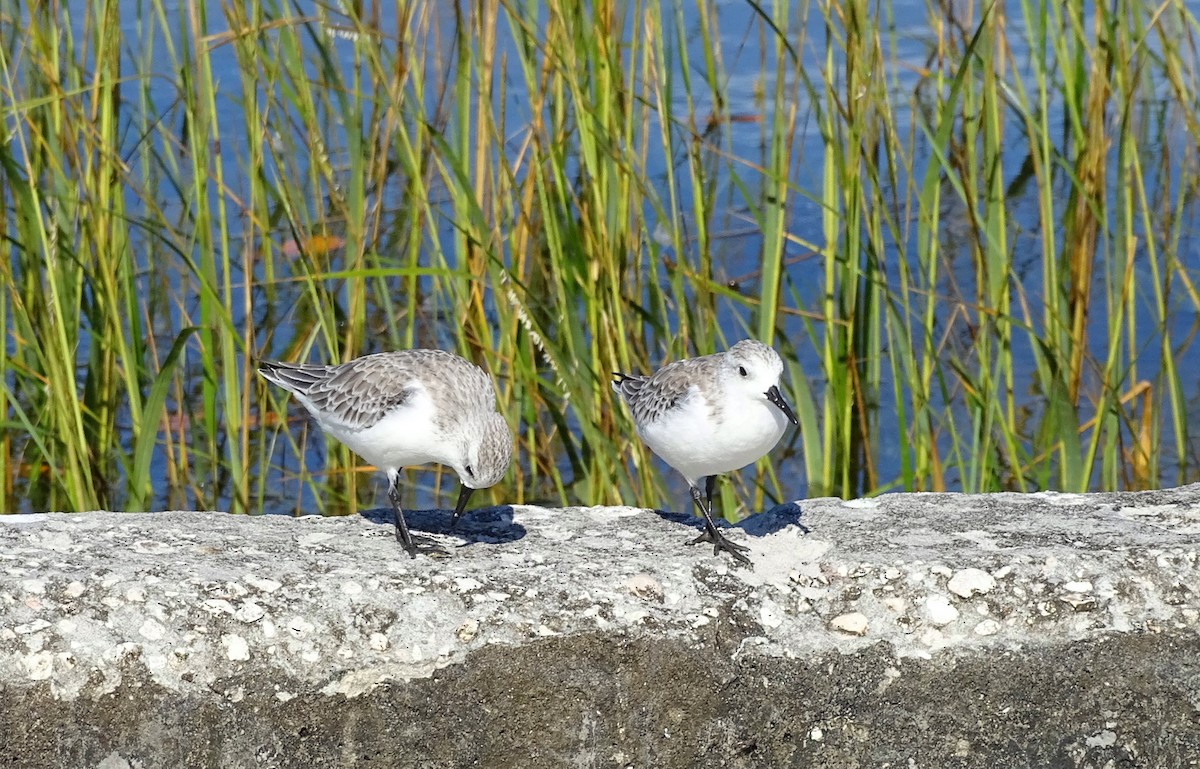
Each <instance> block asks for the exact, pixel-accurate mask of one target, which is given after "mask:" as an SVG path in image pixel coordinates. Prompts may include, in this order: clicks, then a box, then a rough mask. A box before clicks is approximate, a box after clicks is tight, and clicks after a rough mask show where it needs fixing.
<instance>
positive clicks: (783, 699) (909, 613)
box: [0, 486, 1200, 769]
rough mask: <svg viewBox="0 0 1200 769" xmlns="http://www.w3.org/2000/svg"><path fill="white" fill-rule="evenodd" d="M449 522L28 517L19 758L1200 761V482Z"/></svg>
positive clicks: (2, 626)
mask: <svg viewBox="0 0 1200 769" xmlns="http://www.w3.org/2000/svg"><path fill="white" fill-rule="evenodd" d="M447 519H448V516H447V514H446V513H442V512H428V513H414V514H412V515H411V517H410V523H411V524H412V525H413V526H414V528H416V529H418V530H421V531H425V532H434V533H435V536H436V537H437V538H438V539H440V540H441V541H442V542H443V543H444V544H445V545H448V546H450V549H451V550H452V555H451V556H450V557H449V558H445V559H439V560H432V559H428V558H421V559H417V560H410V559H409V558H408V557H407V556H406V555H405V554H404V553H403V552H402V551H401V550H400V549H399V548H398V547H397V545H396V542H395V540H394V539H393V537H392V529H391V525H390V523H389V521H388V517H387V515H386V514H385V511H382V510H381V511H377V513H376V514H373V515H370V516H360V517H354V518H328V519H322V518H316V517H308V518H299V519H293V518H279V517H241V516H229V515H226V514H222V513H189V512H177V513H153V514H121V513H104V512H100V513H84V514H78V515H58V514H51V515H30V516H22V517H16V516H0V723H2V724H3V725H4V726H3V731H4V735H3V739H0V766H6V767H7V766H21V767H24V766H29V767H51V766H72V767H104V768H105V769H121V768H123V767H158V766H189V767H203V766H211V767H242V766H245V767H251V766H262V767H276V766H277V767H285V766H286V767H291V766H296V767H300V766H303V767H316V766H359V765H368V766H374V765H380V766H384V765H386V766H438V767H441V766H468V765H481V766H522V767H533V766H565V765H587V766H639V767H642V766H697V765H713V766H718V765H724V766H882V765H892V766H910V765H911V766H938V767H944V766H1000V765H1014V764H1016V765H1032V766H1043V765H1053V766H1096V767H1101V766H1196V765H1200V562H1198V557H1197V553H1198V552H1200V486H1190V487H1184V488H1180V489H1173V490H1168V491H1160V492H1145V493H1137V494H1103V495H1067V494H1052V493H1044V494H1033V495H1015V494H1002V495H989V496H967V495H952V494H897V495H890V496H887V497H884V498H881V499H877V500H860V501H851V502H843V501H840V500H834V499H815V500H804V501H801V502H799V503H796V504H791V505H785V506H781V507H778V508H776V509H775V510H772V511H770V512H768V513H764V514H761V515H757V516H753V517H751V518H749V519H747V520H746V521H745V522H744V523H743V524H742V525H741V527H740V528H741V529H742V531H741V532H735V533H734V534H733V536H734V538H735V539H736V540H737V541H741V542H746V543H748V544H749V545H750V546H751V548H752V558H753V560H754V563H755V567H754V569H753V570H748V569H743V568H739V567H735V566H734V565H733V564H732V563H731V562H730V561H729V560H728V559H725V558H721V557H714V556H713V555H712V552H711V550H710V549H707V548H701V547H687V546H686V545H684V542H685V541H686V540H688V539H689V538H690V537H691V536H693V534H694V531H693V529H692V528H690V527H692V526H693V525H694V522H693V521H692V520H691V519H690V518H687V517H684V516H678V515H671V514H664V513H656V512H653V511H646V510H638V509H634V508H569V509H563V510H549V509H542V508H536V507H526V506H514V507H505V508H496V509H492V510H486V511H477V512H475V513H472V514H470V515H469V520H468V521H467V525H466V526H464V527H463V528H462V531H461V532H458V533H457V535H451V534H449V533H446V531H445V525H446V522H447ZM800 524H803V525H802V526H801V525H800Z"/></svg>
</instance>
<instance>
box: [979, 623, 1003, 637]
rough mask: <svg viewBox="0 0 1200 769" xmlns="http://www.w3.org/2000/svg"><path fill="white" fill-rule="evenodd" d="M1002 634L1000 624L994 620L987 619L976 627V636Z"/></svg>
mask: <svg viewBox="0 0 1200 769" xmlns="http://www.w3.org/2000/svg"><path fill="white" fill-rule="evenodd" d="M999 632H1000V623H999V622H997V621H996V620H994V619H985V620H983V621H982V622H980V623H979V624H978V625H976V626H975V635H978V636H989V635H996V634H997V633H999Z"/></svg>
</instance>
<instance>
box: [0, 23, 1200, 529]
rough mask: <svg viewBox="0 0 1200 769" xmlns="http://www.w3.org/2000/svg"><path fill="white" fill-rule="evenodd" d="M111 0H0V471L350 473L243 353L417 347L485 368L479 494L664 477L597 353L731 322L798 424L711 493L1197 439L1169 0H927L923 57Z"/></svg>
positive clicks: (1191, 158) (985, 476)
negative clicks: (774, 372) (780, 381)
mask: <svg viewBox="0 0 1200 769" xmlns="http://www.w3.org/2000/svg"><path fill="white" fill-rule="evenodd" d="M343 5H345V7H343ZM120 6H121V4H119V3H116V2H105V1H104V0H97V1H96V2H91V3H88V4H85V5H84V6H82V7H78V6H76V5H74V4H67V3H57V4H56V3H43V4H36V5H34V6H31V7H28V8H27V7H25V6H24V5H22V4H17V3H12V2H3V0H0V37H3V41H0V42H3V45H0V117H2V118H3V131H4V142H2V143H0V173H2V174H3V176H4V181H5V183H4V185H3V186H2V188H0V201H2V202H0V205H2V206H3V209H4V216H3V217H0V228H3V230H2V232H3V234H4V237H5V239H6V240H7V242H8V243H9V244H10V249H11V258H10V259H9V260H7V261H6V262H5V264H4V265H3V266H2V267H0V270H3V276H2V287H3V290H2V291H0V331H2V333H3V336H4V339H5V344H6V348H5V355H3V356H0V380H2V381H3V386H2V387H0V409H2V410H3V414H4V416H3V419H4V421H3V430H2V431H0V473H2V475H0V477H2V478H3V480H4V487H3V491H4V495H5V496H4V498H5V500H6V504H5V505H4V507H5V508H6V509H30V508H36V509H43V508H45V509H88V508H94V507H102V506H107V507H121V508H127V509H145V508H147V507H151V506H163V505H168V506H196V507H214V506H221V507H226V508H228V509H230V510H232V511H236V512H256V511H259V510H261V509H263V508H264V507H274V508H276V509H278V508H280V507H281V506H288V507H291V508H294V509H296V510H300V511H306V512H347V511H354V510H356V509H357V508H358V507H359V506H361V505H371V504H375V489H376V483H375V482H374V481H372V480H369V478H368V476H366V475H364V474H363V473H362V472H361V470H363V468H360V467H358V464H359V462H358V459H357V458H356V457H354V456H353V455H352V454H350V453H349V452H347V451H346V450H345V449H343V448H341V447H339V446H337V445H336V444H332V443H329V442H327V441H325V439H324V438H322V437H321V436H320V435H319V433H317V432H316V431H313V430H311V429H310V428H309V427H308V426H307V423H306V422H305V421H303V420H298V419H296V418H295V417H296V414H297V410H296V408H295V406H294V405H289V403H288V400H287V398H286V397H285V396H284V394H282V393H279V392H274V391H272V390H271V389H269V388H268V387H266V386H265V385H264V384H263V383H262V382H261V381H259V380H258V378H257V377H256V376H255V375H254V364H255V362H256V361H257V360H258V359H260V358H262V357H279V358H285V359H289V360H304V359H313V360H329V361H340V360H347V359H349V358H351V357H354V356H356V355H359V354H362V353H364V352H369V351H375V350H382V349H394V348H405V347H412V346H438V347H445V348H449V349H453V350H455V351H457V352H459V353H460V354H462V355H464V356H466V357H468V358H470V359H472V360H475V361H477V362H478V363H480V364H481V365H483V366H484V367H485V368H486V369H488V370H489V371H490V372H491V373H492V374H493V375H494V376H495V377H496V380H497V388H498V392H499V400H500V405H501V409H502V410H503V412H504V413H505V414H506V416H507V418H508V419H509V422H510V424H511V425H512V426H513V428H514V430H515V433H516V442H517V449H518V456H519V458H520V462H518V463H516V464H514V468H513V470H512V472H511V474H510V478H509V479H508V480H506V481H505V482H504V483H502V484H500V486H498V487H497V488H496V489H494V490H492V491H491V492H489V493H490V495H491V496H490V499H491V500H492V501H495V502H523V501H535V502H549V503H556V504H562V503H569V502H582V503H585V504H609V503H617V502H622V501H624V502H630V503H632V502H638V503H643V504H659V505H667V506H672V507H673V506H676V505H677V504H678V503H679V502H680V501H681V500H671V499H668V498H667V492H668V489H670V488H675V487H677V483H678V482H677V480H670V479H669V476H665V475H664V474H663V473H662V472H661V467H660V465H658V464H656V463H655V462H653V461H652V459H651V456H650V454H649V453H648V452H647V451H646V450H645V449H644V447H642V446H641V444H640V442H638V441H637V440H636V438H635V437H634V436H633V433H632V430H631V426H630V424H629V418H628V415H627V413H626V412H625V411H624V409H623V407H622V406H621V404H620V403H619V401H618V400H617V399H616V398H615V396H614V394H613V393H612V391H611V390H610V388H609V386H608V382H609V380H610V375H611V372H613V371H618V370H641V371H649V370H652V369H653V368H654V367H655V366H657V365H658V364H659V363H661V362H663V361H666V360H671V359H675V358H678V357H683V356H688V355H694V354H703V353H708V352H712V351H715V350H719V349H723V348H724V347H725V346H727V344H729V343H731V342H733V341H735V340H736V339H737V338H740V337H742V336H755V337H758V338H760V339H763V340H765V341H768V342H771V343H772V344H774V345H775V346H776V347H777V348H778V349H780V351H781V352H782V353H783V354H784V357H785V361H786V367H787V377H788V381H787V389H788V391H789V395H790V397H791V400H792V401H793V403H794V404H795V406H796V411H797V414H798V416H799V417H800V420H801V429H800V430H799V431H795V432H792V433H789V437H788V438H787V440H786V444H787V445H785V446H782V447H780V449H778V450H777V451H776V452H775V453H774V454H773V455H772V461H769V462H768V461H763V462H760V463H759V465H758V467H757V469H756V471H755V472H748V471H747V472H743V473H741V474H740V475H738V476H734V477H733V481H734V483H732V484H725V485H724V486H722V488H721V493H722V501H723V507H724V509H725V510H727V511H730V514H733V515H736V514H737V511H738V510H746V509H753V510H757V509H762V508H764V507H767V506H769V504H770V502H771V500H780V499H784V498H786V497H788V496H789V495H794V494H795V493H797V492H798V490H799V489H800V488H801V482H802V480H803V482H806V483H807V488H808V489H809V492H810V493H812V494H816V493H830V494H838V495H843V496H850V495H856V494H863V493H876V492H880V491H885V490H891V489H947V488H961V489H965V490H970V491H987V490H996V489H1022V490H1031V489H1036V488H1060V489H1068V490H1087V489H1095V488H1106V489H1107V488H1123V487H1145V486H1155V485H1159V484H1171V483H1178V482H1184V481H1186V480H1189V479H1193V478H1195V477H1196V467H1195V459H1196V458H1195V451H1196V450H1195V445H1194V441H1195V436H1194V435H1192V434H1191V433H1190V432H1189V430H1188V422H1189V419H1188V416H1189V413H1188V409H1189V403H1188V398H1189V397H1190V394H1189V391H1188V389H1187V387H1186V386H1185V384H1184V382H1183V377H1184V373H1182V372H1181V370H1180V369H1181V365H1182V364H1183V362H1185V361H1186V360H1187V356H1188V355H1191V356H1193V357H1194V356H1195V354H1196V351H1195V349H1194V347H1193V345H1194V342H1193V336H1194V332H1195V325H1194V323H1195V320H1194V319H1195V317H1196V315H1197V313H1200V292H1197V289H1196V280H1197V272H1198V270H1200V265H1197V264H1196V263H1195V259H1194V257H1193V258H1192V259H1191V261H1190V262H1189V260H1188V251H1187V249H1188V248H1192V249H1193V250H1194V241H1192V240H1189V238H1194V237H1195V236H1194V234H1193V232H1192V231H1191V230H1189V227H1191V226H1192V225H1193V224H1194V222H1195V221H1196V211H1195V204H1194V203H1192V202H1191V201H1192V199H1193V197H1194V195H1193V192H1194V189H1195V187H1196V182H1197V168H1198V165H1197V151H1196V147H1197V146H1200V141H1198V139H1200V120H1198V118H1197V115H1200V111H1198V109H1197V107H1198V106H1200V105H1197V94H1198V93H1200V78H1198V76H1197V75H1198V72H1200V67H1198V61H1197V54H1196V46H1195V42H1196V32H1197V23H1196V18H1195V16H1194V15H1193V14H1192V13H1191V12H1190V11H1189V9H1188V8H1187V7H1186V6H1184V5H1181V4H1164V5H1162V6H1154V7H1150V6H1145V5H1143V4H1141V3H1138V2H1136V1H1135V0H1121V1H1120V2H1118V3H1117V4H1116V5H1114V6H1108V7H1103V8H1099V7H1093V6H1092V5H1085V4H1082V3H1079V2H1071V3H1068V4H1067V5H1066V6H1062V5H1061V4H1060V5H1054V4H1047V3H1045V2H1039V1H1038V0H1023V2H1021V3H1020V4H1019V5H1018V6H1003V5H999V4H992V3H983V4H981V5H977V6H961V5H957V6H954V5H952V4H941V3H931V4H930V5H929V7H928V9H927V14H928V15H927V19H925V29H927V30H929V33H928V36H927V39H925V41H924V43H925V56H924V58H923V59H922V60H920V61H919V62H918V61H914V60H912V59H911V58H910V59H907V60H905V59H903V58H902V56H903V54H902V50H904V43H905V42H906V41H905V40H903V39H902V38H901V37H900V34H901V33H899V32H897V29H898V27H897V26H896V25H895V24H893V22H894V21H896V20H895V19H893V18H892V13H893V11H892V8H891V7H890V6H888V5H881V4H878V3H868V2H865V0H846V1H845V2H843V3H840V4H836V5H834V4H822V3H813V2H811V1H810V0H770V1H769V2H750V3H748V4H747V9H748V11H747V13H746V16H745V17H743V18H741V19H740V20H739V21H738V24H739V26H738V28H737V29H729V28H728V25H729V24H730V23H731V22H730V19H729V16H728V15H727V14H723V13H722V12H721V9H720V8H718V6H717V4H716V3H714V2H712V0H687V2H667V1H666V0H632V1H631V2H616V0H598V1H597V2H593V3H590V4H579V3H567V2H562V1H561V0H485V1H484V2H481V3H459V4H444V3H435V2H433V1H432V0H409V1H402V2H399V3H395V4H390V3H389V4H386V5H383V4H378V3H373V2H368V3H359V4H332V3H329V4H324V3H317V4H313V5H312V6H311V7H309V8H303V9H301V8H299V7H298V6H296V5H294V4H290V3H286V2H282V1H279V0H274V1H271V0H268V1H267V2H262V3H251V4H225V5H224V6H222V7H221V8H220V9H219V10H218V9H217V8H215V7H214V6H212V5H211V4H202V3H185V4H184V5H183V9H182V10H181V11H179V12H175V11H173V10H171V8H170V7H169V6H168V5H166V4H163V3H161V2H159V0H143V2H142V3H141V4H140V5H139V6H138V8H137V11H138V12H137V13H136V15H135V17H134V18H133V20H132V22H131V21H130V19H129V16H128V13H129V11H128V9H123V10H121V9H120ZM393 6H394V7H393ZM118 10H120V12H121V13H122V14H125V15H124V16H122V15H119V14H118ZM805 20H809V22H810V23H809V24H807V25H806V24H805ZM813 20H816V21H817V22H818V23H817V24H816V25H815V26H814V25H813V24H812V23H811V22H812V21H813ZM902 21H904V22H905V23H909V22H910V21H911V20H902ZM723 25H724V28H723ZM902 27H903V25H900V27H899V28H902ZM812 29H820V34H819V35H810V34H809V32H808V30H812ZM1017 29H1019V30H1021V32H1020V33H1014V32H1013V30H1017ZM1014 34H1020V35H1021V37H1020V38H1017V37H1014ZM731 37H734V38H740V39H741V40H743V41H747V40H750V41H754V45H752V46H749V49H751V50H753V51H755V52H756V54H755V61H754V62H753V66H754V67H755V68H756V70H755V77H754V83H755V86H754V93H753V95H752V98H750V99H749V100H747V98H746V95H745V94H741V93H738V94H735V93H732V92H731V90H730V82H731V77H732V75H733V74H734V73H735V72H736V73H738V74H742V75H744V73H745V71H746V68H747V66H748V65H747V62H746V58H745V56H743V55H742V51H741V50H740V49H733V48H729V47H728V43H727V42H726V43H722V41H728V40H729V39H731ZM1014 50H1018V51H1022V52H1027V55H1026V54H1024V53H1022V54H1014V53H1013V51H1014ZM743 82H744V79H743ZM747 104H749V105H751V106H750V107H747V106H746V105H747ZM747 110H749V111H748V112H747ZM747 136H752V137H753V138H754V141H752V142H747V141H745V137H747ZM746 147H753V149H749V150H748V149H746ZM814 169H816V170H815V171H814ZM798 211H813V212H815V213H814V214H813V215H812V216H811V217H806V219H805V220H804V221H798V216H797V212H798ZM744 232H750V233H752V235H751V237H750V239H749V240H748V241H747V242H748V243H749V244H750V245H749V246H742V247H739V248H740V249H741V251H742V252H744V251H745V250H747V249H748V248H750V249H753V250H754V251H755V252H756V253H755V258H754V259H753V262H754V269H753V271H752V273H751V274H749V275H741V276H738V275H735V274H731V272H732V268H730V267H728V266H727V262H726V257H727V255H728V254H729V253H730V251H731V249H734V248H735V247H734V246H733V245H731V244H733V243H735V242H736V240H735V238H736V237H737V234H738V233H744ZM735 278H736V280H735ZM1181 318H1182V319H1184V320H1182V321H1181V320H1180V319H1181ZM1187 318H1191V319H1192V320H1191V321H1187V320H1186V319H1187ZM1189 322H1190V323H1192V324H1193V325H1192V326H1191V327H1190V328H1189V327H1188V325H1187V323H1189ZM1193 369H1194V364H1193ZM1188 370H1189V369H1188V368H1187V367H1186V366H1184V371H1188ZM1190 408H1192V409H1194V408H1195V405H1194V403H1193V404H1191V406H1190ZM317 445H320V446H322V447H323V448H324V451H323V452H322V451H318V452H314V451H313V448H314V447H315V446H317ZM1166 457H1169V458H1171V459H1170V462H1169V463H1168V462H1165V461H1164V458H1166ZM314 458H315V459H314ZM410 480H411V481H415V482H417V483H421V484H424V485H425V488H427V489H429V490H432V491H434V492H436V493H440V489H441V486H442V484H443V481H444V480H449V479H447V478H445V476H444V472H442V471H439V470H436V469H434V470H422V471H414V472H413V473H412V474H411V478H410ZM484 499H486V497H484V498H481V500H480V501H481V502H482V501H484ZM281 500H282V501H281ZM739 500H740V501H741V502H742V504H741V505H740V506H739V504H738V502H739Z"/></svg>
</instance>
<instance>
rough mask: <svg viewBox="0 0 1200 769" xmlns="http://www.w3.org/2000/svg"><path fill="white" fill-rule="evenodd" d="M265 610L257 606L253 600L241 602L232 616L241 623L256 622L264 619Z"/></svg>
mask: <svg viewBox="0 0 1200 769" xmlns="http://www.w3.org/2000/svg"><path fill="white" fill-rule="evenodd" d="M266 614H267V610H266V609H264V608H263V607H261V606H259V605H258V604H257V603H255V602H254V601H253V600H247V601H242V605H241V606H240V607H238V610H237V611H236V612H234V613H233V616H234V617H236V618H237V619H239V620H241V621H242V622H247V623H249V622H258V621H259V620H260V619H262V618H263V617H265V616H266Z"/></svg>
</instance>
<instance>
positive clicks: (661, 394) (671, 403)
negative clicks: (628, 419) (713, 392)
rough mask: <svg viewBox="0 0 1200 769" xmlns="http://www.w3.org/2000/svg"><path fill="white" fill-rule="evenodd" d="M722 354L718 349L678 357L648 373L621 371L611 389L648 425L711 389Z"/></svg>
mask: <svg viewBox="0 0 1200 769" xmlns="http://www.w3.org/2000/svg"><path fill="white" fill-rule="evenodd" d="M721 355H722V353H717V354H716V355H704V356H701V357H699V358H685V359H684V360H677V361H675V362H673V363H668V364H667V365H665V366H663V367H662V368H660V369H659V370H658V371H656V372H654V374H653V375H652V376H649V377H644V376H628V375H622V376H623V377H624V378H623V379H621V380H620V381H616V382H613V389H614V390H616V391H617V392H618V393H620V395H621V397H623V398H624V399H625V402H626V403H628V404H629V410H630V411H632V412H633V419H634V421H635V422H636V423H637V424H639V425H648V424H650V423H652V422H654V421H656V420H658V419H661V418H662V416H663V415H664V414H666V413H667V412H669V411H671V410H672V409H674V408H678V407H680V406H682V405H683V404H684V403H686V402H687V400H688V399H689V398H691V397H694V396H696V395H700V396H706V393H707V392H708V391H709V390H710V389H712V388H715V387H716V386H717V383H718V378H717V377H718V373H719V371H718V369H719V366H720V362H721V361H720V356H721ZM709 400H710V401H712V400H713V399H712V398H709Z"/></svg>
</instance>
